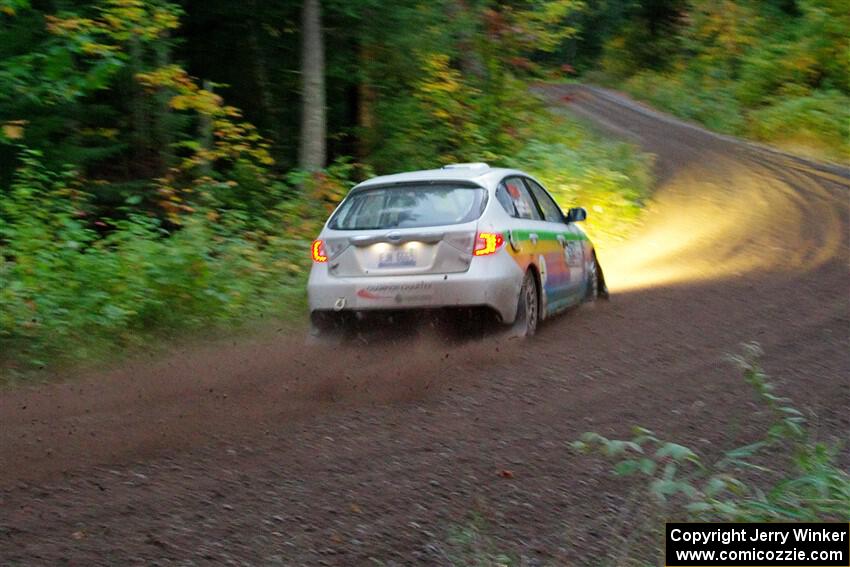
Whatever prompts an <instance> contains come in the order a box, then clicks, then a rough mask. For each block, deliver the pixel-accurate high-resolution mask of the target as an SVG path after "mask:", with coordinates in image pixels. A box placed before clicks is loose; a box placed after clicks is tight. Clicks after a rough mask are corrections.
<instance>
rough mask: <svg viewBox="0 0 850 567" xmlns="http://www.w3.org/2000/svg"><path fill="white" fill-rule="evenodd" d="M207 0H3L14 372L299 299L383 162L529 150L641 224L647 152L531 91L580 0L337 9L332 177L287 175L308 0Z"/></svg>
mask: <svg viewBox="0 0 850 567" xmlns="http://www.w3.org/2000/svg"><path fill="white" fill-rule="evenodd" d="M200 5H201V3H194V2H183V3H181V4H180V5H178V4H177V3H175V2H169V1H167V0H99V1H98V2H86V1H83V0H56V1H55V2H50V3H33V4H31V3H29V2H25V1H24V0H0V20H2V23H3V24H4V25H3V27H0V116H2V117H3V119H2V120H0V246H2V255H0V259H1V260H0V262H2V263H0V348H2V360H0V365H3V367H4V369H5V368H8V367H10V365H11V367H13V368H16V369H18V370H21V369H25V368H29V367H30V366H32V365H33V364H34V365H37V366H41V365H43V364H46V363H51V364H52V363H55V362H57V361H68V362H74V361H79V360H85V359H90V358H96V357H98V356H101V355H103V354H107V353H110V354H111V353H112V352H114V348H115V347H123V346H138V345H146V344H148V343H149V340H150V339H152V338H154V337H156V336H157V335H162V334H168V333H173V332H184V331H189V330H193V329H201V328H209V327H211V326H215V325H229V324H232V323H238V322H240V321H245V320H248V319H252V318H255V317H260V316H263V315H265V314H268V313H283V312H293V311H296V310H297V309H295V308H297V307H299V306H300V304H301V303H302V301H303V300H302V297H303V285H302V284H303V279H304V274H305V270H306V267H307V265H306V264H307V261H308V259H309V254H308V253H307V248H308V242H309V241H310V240H311V239H312V238H313V237H314V236H315V234H316V233H317V232H318V231H319V229H320V227H321V225H322V223H323V222H324V220H325V219H326V218H327V215H328V214H329V213H330V212H331V211H332V210H333V208H334V207H335V205H336V204H337V203H338V202H339V200H340V199H341V198H342V197H343V196H344V195H345V193H346V192H347V190H348V188H349V187H350V186H351V184H352V183H353V182H354V181H355V180H359V179H362V178H364V177H367V176H370V175H372V173H373V171H377V172H379V173H386V172H391V171H400V170H409V169H420V168H430V167H436V166H439V165H441V164H443V163H446V162H449V161H478V160H484V161H489V162H493V163H497V164H502V165H515V166H518V167H523V168H525V169H528V170H529V171H531V172H532V173H535V174H536V175H538V176H539V177H540V178H541V179H542V180H543V181H544V182H545V183H547V184H548V185H551V186H552V187H553V188H555V192H556V194H557V196H558V198H559V199H560V201H561V202H562V204H563V205H564V206H565V207H566V206H572V205H584V206H587V207H588V208H590V209H591V221H590V223H589V226H590V228H591V232H592V233H593V234H594V236H595V237H601V238H604V237H608V236H611V235H615V234H620V233H621V232H622V230H623V229H624V228H625V227H626V225H628V224H631V223H633V222H634V220H635V218H636V215H637V211H638V208H639V205H640V201H641V199H642V198H643V195H644V194H645V192H646V189H647V186H648V183H649V182H648V173H647V172H648V169H649V168H648V164H647V162H646V161H645V160H644V159H643V158H642V157H641V156H639V155H638V154H636V153H635V152H634V150H633V149H631V148H630V147H628V146H625V145H622V144H611V143H608V142H604V141H602V140H601V139H599V138H597V137H595V136H592V135H591V134H590V133H589V132H587V131H585V130H584V129H583V128H581V127H580V126H578V125H577V124H575V123H574V122H572V121H570V120H567V119H566V118H563V117H561V118H556V119H554V123H553V122H552V121H553V118H552V116H551V114H549V113H548V112H547V111H546V110H545V109H544V107H543V106H542V104H541V103H540V102H539V101H538V100H537V99H536V98H535V97H534V96H533V95H531V94H530V93H529V91H528V78H529V77H533V76H535V74H536V73H539V72H540V68H539V66H538V64H537V63H536V62H535V61H534V59H535V58H539V57H541V54H544V53H548V52H553V51H554V50H555V49H556V47H557V45H558V44H559V42H562V41H563V40H564V39H565V38H570V37H572V36H573V35H574V34H575V33H576V31H577V30H576V28H575V26H574V25H573V24H572V18H573V17H574V16H575V14H577V13H578V12H579V11H580V10H581V9H582V8H583V4H582V3H581V2H577V1H575V0H542V1H534V2H525V1H522V2H520V1H517V2H499V3H489V2H487V3H461V2H455V1H454V0H439V1H438V2H432V3H423V2H420V1H419V0H400V1H399V2H397V3H395V4H394V5H393V7H392V9H387V8H386V6H385V4H384V3H381V2H378V1H377V0H357V1H356V2H341V1H336V0H328V1H327V2H323V12H324V14H323V16H325V22H326V25H327V26H328V27H329V28H332V29H333V33H328V34H326V40H327V42H328V44H329V45H328V50H327V53H328V73H327V74H328V86H329V92H328V95H329V96H328V101H329V106H330V109H329V111H330V112H329V118H330V121H331V127H332V133H331V135H330V137H329V140H328V145H329V149H330V150H331V154H332V155H333V156H334V157H335V161H334V162H333V163H332V165H330V166H329V167H328V168H327V169H326V170H324V171H321V172H317V173H315V174H307V173H304V172H299V171H287V167H286V166H287V165H288V164H290V163H292V162H293V161H294V159H293V155H294V149H295V147H296V146H297V136H293V135H292V132H294V131H295V130H294V127H295V126H294V125H295V124H297V113H294V112H290V111H289V108H290V107H292V106H294V105H295V104H297V95H298V89H297V74H296V73H293V70H296V69H297V68H298V59H299V57H298V43H299V42H298V41H297V40H298V37H297V33H296V32H297V17H298V12H299V9H300V2H295V1H292V2H280V3H259V2H258V3H254V4H252V7H253V8H252V10H249V12H250V14H249V15H248V16H245V11H244V9H241V8H240V9H239V10H237V9H235V8H234V7H233V6H232V3H229V2H224V0H209V1H208V2H204V3H202V8H201V7H199V6H200ZM446 13H451V14H452V15H453V17H451V18H448V19H447V18H446ZM237 15H238V16H239V17H236V16H237ZM246 18H247V19H246ZM181 20H182V21H183V23H184V24H185V26H184V27H181V26H180V25H179V24H180V23H181ZM213 24H215V26H216V28H215V29H216V31H217V33H215V34H210V33H208V28H209V27H210V26H212V25H213ZM225 46H229V47H230V49H227V48H226V47H225ZM213 51H214V52H215V54H216V57H214V58H211V57H209V53H210V52H213ZM176 55H177V56H180V55H182V56H184V57H186V58H187V59H188V65H184V64H182V62H181V61H179V59H177V58H176V57H175V56H176ZM210 62H212V64H210ZM220 62H221V63H220ZM219 63H220V64H219ZM187 69H192V71H193V73H197V72H198V70H199V69H200V70H201V71H202V72H203V76H204V79H210V80H201V79H197V78H195V77H194V76H192V75H191V74H190V73H189V72H188V71H187ZM222 79H226V80H227V81H228V82H229V81H231V80H232V81H233V85H232V86H228V85H225V84H222V83H223V82H224V81H223V80H222ZM353 92H356V94H357V96H354V97H353V96H352V93H353ZM225 99H227V100H228V101H230V100H233V99H235V100H237V101H240V102H242V103H244V104H245V105H246V107H247V108H246V111H245V113H244V115H243V112H242V110H240V109H238V108H237V107H236V106H233V105H232V104H228V103H226V102H225ZM247 118H257V119H258V121H259V122H258V124H259V125H260V128H257V127H255V126H254V125H253V123H252V122H251V121H249V120H248V119H247ZM264 134H272V135H274V136H276V139H273V140H270V139H268V138H267V136H265V135H264ZM351 154H356V155H357V156H358V158H357V160H354V159H352V158H348V157H346V156H347V155H351Z"/></svg>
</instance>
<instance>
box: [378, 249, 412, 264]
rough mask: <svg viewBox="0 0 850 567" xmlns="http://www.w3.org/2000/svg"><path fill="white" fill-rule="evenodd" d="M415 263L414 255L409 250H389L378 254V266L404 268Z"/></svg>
mask: <svg viewBox="0 0 850 567" xmlns="http://www.w3.org/2000/svg"><path fill="white" fill-rule="evenodd" d="M415 265H416V256H415V255H414V254H413V252H411V251H410V250H390V251H389V252H382V253H381V254H380V256H378V267H379V268H404V267H410V266H415Z"/></svg>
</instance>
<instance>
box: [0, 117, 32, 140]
mask: <svg viewBox="0 0 850 567" xmlns="http://www.w3.org/2000/svg"><path fill="white" fill-rule="evenodd" d="M26 124H27V121H26V120H12V121H10V122H6V123H5V124H3V126H2V131H3V135H4V136H6V138H8V139H9V140H20V139H21V138H23V137H24V126H25V125H26Z"/></svg>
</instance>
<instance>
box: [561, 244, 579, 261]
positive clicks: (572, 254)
mask: <svg viewBox="0 0 850 567" xmlns="http://www.w3.org/2000/svg"><path fill="white" fill-rule="evenodd" d="M564 259H565V260H566V261H567V264H570V265H575V264H578V263H580V262H581V242H579V241H578V240H570V241H569V242H567V245H566V246H564Z"/></svg>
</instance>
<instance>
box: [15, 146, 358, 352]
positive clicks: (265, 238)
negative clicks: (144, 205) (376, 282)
mask: <svg viewBox="0 0 850 567" xmlns="http://www.w3.org/2000/svg"><path fill="white" fill-rule="evenodd" d="M22 162H23V166H22V167H21V168H20V169H19V170H18V172H17V174H16V177H15V181H14V183H13V185H12V187H11V191H10V193H9V194H8V196H7V197H6V198H4V200H3V201H2V204H0V239H2V242H3V244H4V254H3V256H2V259H0V347H2V348H0V351H2V352H3V357H4V361H3V362H4V363H5V364H6V365H9V364H11V366H12V367H20V365H21V364H23V365H24V366H26V365H37V366H43V365H45V364H46V363H47V362H57V361H62V360H65V361H79V360H86V359H91V358H97V357H100V356H103V355H105V354H108V353H111V352H113V349H114V348H115V347H126V346H133V345H139V344H142V343H144V342H145V341H147V340H148V339H150V338H151V337H152V336H154V335H157V334H163V333H165V334H170V333H174V332H180V331H186V330H192V329H200V328H206V327H208V326H210V325H213V326H214V325H216V324H224V323H227V324H228V325H230V324H233V323H238V322H241V321H245V320H248V319H251V318H257V317H262V316H266V315H286V314H294V313H298V312H299V311H300V307H301V306H302V305H303V280H304V275H305V274H306V268H307V266H308V263H309V255H308V253H307V250H308V241H305V239H304V235H303V234H302V232H301V231H302V230H303V229H304V228H305V227H307V228H311V227H312V228H315V227H317V226H319V225H320V224H321V222H323V221H324V215H326V214H327V208H326V206H325V205H324V203H332V202H333V200H334V199H338V195H339V187H340V186H341V185H340V184H341V182H340V180H339V179H338V178H336V177H334V175H339V174H345V173H348V170H347V169H346V167H345V166H336V168H331V169H330V170H329V173H328V174H323V175H322V176H319V177H317V178H316V179H317V180H316V181H315V182H313V181H311V182H309V183H306V182H305V183H304V191H305V192H306V194H307V198H292V197H290V198H289V199H287V200H285V201H282V203H283V204H281V205H279V206H277V207H275V208H273V209H271V210H270V211H268V212H267V214H266V216H265V217H264V218H258V217H252V216H249V215H248V214H247V213H245V212H242V211H238V210H229V209H222V208H215V207H214V206H213V205H214V203H215V199H214V194H215V192H216V190H218V188H216V187H215V186H212V187H207V188H205V189H206V190H208V193H207V195H208V196H207V197H206V198H203V197H199V199H198V203H196V204H195V203H193V205H194V208H193V212H192V213H191V214H183V215H182V216H181V226H179V227H177V228H175V227H173V226H169V225H167V223H166V222H164V221H162V220H161V219H159V218H156V217H153V216H147V215H143V214H139V213H134V212H128V214H127V216H126V218H124V219H121V220H109V219H102V220H97V221H94V222H90V221H89V218H88V217H89V213H88V209H89V196H88V195H87V194H86V193H84V192H83V191H82V190H80V189H78V188H76V187H75V179H76V177H75V175H74V173H73V172H71V171H65V172H63V173H60V174H56V173H52V172H49V171H47V170H46V169H45V168H44V167H43V166H42V164H41V162H40V155H39V154H38V153H37V152H34V151H27V152H25V153H24V154H23V158H22ZM340 168H341V169H340ZM302 181H304V180H302ZM326 199H327V200H328V201H326ZM331 206H332V205H331ZM295 215H297V217H296V218H293V217H294V216H295ZM319 219H321V220H319ZM287 223H289V224H287ZM311 223H312V224H311Z"/></svg>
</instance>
